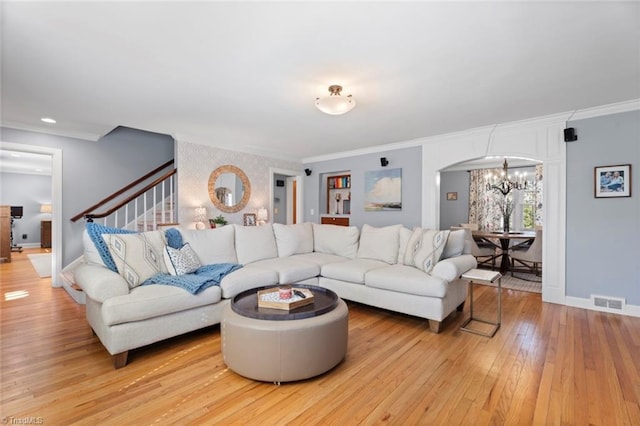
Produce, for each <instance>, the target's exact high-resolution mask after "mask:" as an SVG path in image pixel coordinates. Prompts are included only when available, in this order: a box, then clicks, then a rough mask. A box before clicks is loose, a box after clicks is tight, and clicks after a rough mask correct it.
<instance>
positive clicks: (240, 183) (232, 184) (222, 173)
mask: <svg viewBox="0 0 640 426" xmlns="http://www.w3.org/2000/svg"><path fill="white" fill-rule="evenodd" d="M250 196H251V185H250V184H249V178H248V177H247V175H246V174H244V172H243V171H242V170H240V169H239V168H237V167H236V166H231V165H226V166H220V167H218V168H217V169H215V170H214V171H213V172H211V175H210V176H209V198H210V199H211V202H212V203H213V205H214V206H216V208H218V210H221V211H223V212H225V213H235V212H237V211H240V210H242V209H243V208H244V206H246V205H247V202H248V201H249V197H250Z"/></svg>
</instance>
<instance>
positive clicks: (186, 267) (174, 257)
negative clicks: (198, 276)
mask: <svg viewBox="0 0 640 426" xmlns="http://www.w3.org/2000/svg"><path fill="white" fill-rule="evenodd" d="M164 263H165V266H166V267H167V270H168V271H169V273H170V274H171V275H184V274H190V273H192V272H195V271H196V270H198V268H199V267H201V266H202V265H201V264H200V260H199V259H198V255H197V254H196V252H195V251H193V249H192V248H191V246H190V245H189V243H186V244H185V245H183V246H182V247H181V248H179V249H174V248H173V247H169V246H166V247H165V250H164Z"/></svg>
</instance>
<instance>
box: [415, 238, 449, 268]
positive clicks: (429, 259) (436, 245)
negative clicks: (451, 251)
mask: <svg viewBox="0 0 640 426" xmlns="http://www.w3.org/2000/svg"><path fill="white" fill-rule="evenodd" d="M448 236H449V231H438V230H434V229H425V230H423V231H422V234H421V235H420V236H419V238H418V237H417V238H415V239H414V240H413V246H412V247H411V248H412V252H413V265H414V266H415V267H416V268H419V269H421V270H423V271H425V272H427V273H429V272H431V270H432V269H433V267H434V266H436V263H438V261H439V260H440V257H442V252H443V251H444V247H445V244H446V242H447V237H448Z"/></svg>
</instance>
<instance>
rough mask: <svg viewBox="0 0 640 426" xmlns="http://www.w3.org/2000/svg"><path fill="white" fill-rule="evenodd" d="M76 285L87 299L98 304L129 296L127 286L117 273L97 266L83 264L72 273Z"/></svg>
mask: <svg viewBox="0 0 640 426" xmlns="http://www.w3.org/2000/svg"><path fill="white" fill-rule="evenodd" d="M73 275H74V277H75V279H76V282H77V283H78V285H79V286H80V287H81V288H82V290H84V292H85V293H86V294H87V296H88V297H89V298H91V299H92V300H95V301H97V302H100V303H104V301H105V300H107V299H111V298H112V297H115V296H122V295H125V294H129V285H128V284H127V282H126V281H125V280H124V278H122V277H121V276H120V275H119V274H118V273H117V272H113V271H112V270H110V269H108V268H105V267H104V266H99V265H90V264H86V263H85V264H83V265H80V266H79V267H78V268H76V269H75V270H74V271H73Z"/></svg>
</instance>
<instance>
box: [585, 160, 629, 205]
mask: <svg viewBox="0 0 640 426" xmlns="http://www.w3.org/2000/svg"><path fill="white" fill-rule="evenodd" d="M593 175H594V182H593V188H594V196H595V197H596V198H612V197H630V196H631V164H622V165H619V166H600V167H594V172H593Z"/></svg>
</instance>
